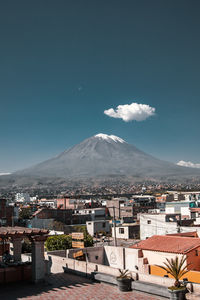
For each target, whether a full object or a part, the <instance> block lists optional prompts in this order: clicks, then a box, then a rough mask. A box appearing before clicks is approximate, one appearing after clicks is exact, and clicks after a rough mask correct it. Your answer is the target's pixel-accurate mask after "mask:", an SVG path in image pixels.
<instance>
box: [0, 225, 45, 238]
mask: <svg viewBox="0 0 200 300" xmlns="http://www.w3.org/2000/svg"><path fill="white" fill-rule="evenodd" d="M48 233H49V231H48V230H45V229H38V228H26V227H18V226H14V227H0V238H7V237H13V236H33V235H46V234H48Z"/></svg>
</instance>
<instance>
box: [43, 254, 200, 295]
mask: <svg viewBox="0 0 200 300" xmlns="http://www.w3.org/2000/svg"><path fill="white" fill-rule="evenodd" d="M45 258H46V259H50V260H51V272H52V273H54V274H55V273H63V267H68V268H69V271H70V270H74V271H78V272H82V273H83V274H88V275H91V273H92V272H95V271H98V272H101V273H105V274H109V275H113V276H118V275H119V271H118V269H117V268H112V267H109V266H103V265H99V264H94V263H87V262H85V261H77V260H74V259H70V258H63V257H59V256H54V255H49V256H47V255H46V256H45ZM190 273H191V278H190V280H191V279H194V278H196V277H197V276H198V280H200V279H199V278H200V276H199V274H200V272H193V274H192V271H190ZM131 274H132V278H133V279H135V278H136V274H137V278H138V279H139V280H141V281H144V282H148V283H149V282H151V283H154V284H158V285H161V286H166V287H169V286H172V285H173V284H174V279H172V278H166V277H160V276H155V275H149V274H143V273H141V272H131ZM186 277H187V275H186ZM193 289H194V292H195V293H199V292H200V284H194V285H193Z"/></svg>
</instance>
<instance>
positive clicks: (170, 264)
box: [158, 256, 189, 287]
mask: <svg viewBox="0 0 200 300" xmlns="http://www.w3.org/2000/svg"><path fill="white" fill-rule="evenodd" d="M186 259H187V258H186V257H184V256H182V257H181V260H180V261H179V259H178V256H176V257H175V258H171V259H168V258H166V261H167V262H164V265H165V266H158V267H160V268H161V269H163V270H165V271H166V272H167V273H169V274H171V275H172V276H173V277H174V279H175V282H174V286H175V287H180V285H181V284H180V281H179V280H180V278H181V277H182V276H183V275H185V274H186V273H187V272H188V270H187V268H188V266H189V265H187V264H186V265H185V266H184V264H185V262H186Z"/></svg>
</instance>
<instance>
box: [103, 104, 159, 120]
mask: <svg viewBox="0 0 200 300" xmlns="http://www.w3.org/2000/svg"><path fill="white" fill-rule="evenodd" d="M104 114H105V115H107V116H109V117H112V118H119V119H122V120H123V121H125V122H129V121H144V120H146V119H147V118H149V117H151V116H153V115H154V114H155V108H154V107H151V106H149V105H147V104H139V103H135V102H133V103H131V104H124V105H118V106H117V108H116V109H113V108H109V109H107V110H104Z"/></svg>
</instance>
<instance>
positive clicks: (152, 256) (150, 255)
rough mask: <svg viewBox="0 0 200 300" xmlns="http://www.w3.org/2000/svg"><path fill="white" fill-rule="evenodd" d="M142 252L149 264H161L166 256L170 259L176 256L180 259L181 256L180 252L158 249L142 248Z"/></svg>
mask: <svg viewBox="0 0 200 300" xmlns="http://www.w3.org/2000/svg"><path fill="white" fill-rule="evenodd" d="M142 252H143V257H144V258H147V259H148V264H149V265H163V263H164V262H165V261H166V258H168V259H171V258H175V257H176V256H178V257H179V259H181V257H182V256H183V255H182V254H177V253H167V252H159V251H148V250H142Z"/></svg>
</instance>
